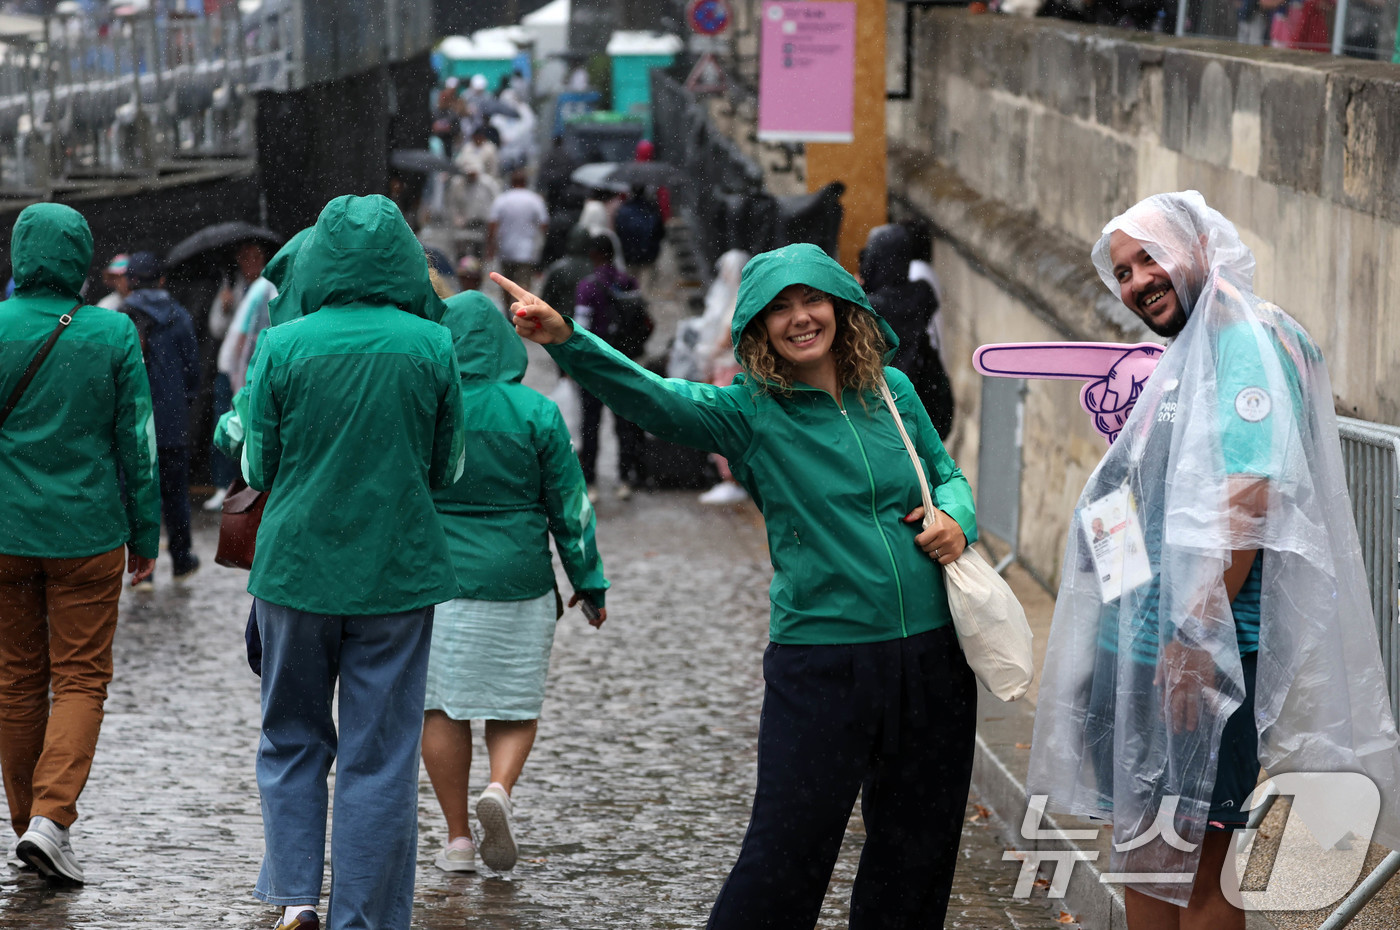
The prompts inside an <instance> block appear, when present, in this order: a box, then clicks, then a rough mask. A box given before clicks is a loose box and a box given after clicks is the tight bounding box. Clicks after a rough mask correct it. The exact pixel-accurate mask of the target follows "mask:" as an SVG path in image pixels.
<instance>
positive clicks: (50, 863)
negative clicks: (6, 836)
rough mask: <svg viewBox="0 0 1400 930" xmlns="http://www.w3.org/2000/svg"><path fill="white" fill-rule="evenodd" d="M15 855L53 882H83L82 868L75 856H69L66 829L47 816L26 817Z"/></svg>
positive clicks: (73, 883)
mask: <svg viewBox="0 0 1400 930" xmlns="http://www.w3.org/2000/svg"><path fill="white" fill-rule="evenodd" d="M15 855H17V856H19V857H20V859H22V860H23V861H25V862H27V863H29V864H30V865H32V866H34V868H36V869H38V870H39V872H40V874H42V875H43V876H44V877H45V878H47V879H48V880H49V881H51V882H54V883H55V884H59V885H81V884H82V883H83V867H82V866H81V865H78V859H77V857H76V856H74V855H73V846H72V844H71V843H69V841H68V828H67V827H60V826H59V825H58V824H56V823H54V822H53V821H52V820H50V819H49V818H47V817H31V818H29V829H28V830H25V831H24V836H21V837H20V838H19V843H18V844H17V845H16V846H15Z"/></svg>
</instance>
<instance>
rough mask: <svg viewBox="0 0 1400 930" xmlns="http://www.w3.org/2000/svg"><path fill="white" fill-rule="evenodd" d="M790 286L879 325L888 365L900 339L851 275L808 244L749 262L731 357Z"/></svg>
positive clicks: (742, 280)
mask: <svg viewBox="0 0 1400 930" xmlns="http://www.w3.org/2000/svg"><path fill="white" fill-rule="evenodd" d="M793 284H805V285H807V286H808V287H811V288H815V289H817V290H819V291H824V292H826V293H828V294H830V295H831V296H833V297H839V298H841V299H842V300H846V301H849V302H850V303H852V304H855V305H856V306H857V307H859V308H861V309H862V310H864V311H865V312H867V313H869V314H870V315H871V316H873V317H874V318H875V319H876V321H878V323H879V325H880V332H881V333H883V334H884V336H885V341H886V342H887V343H888V344H889V351H887V352H886V353H885V361H886V362H888V361H889V360H890V358H892V357H893V356H894V351H895V349H896V348H898V347H899V337H898V336H896V335H895V334H894V330H893V329H891V328H890V325H889V324H888V323H886V322H885V321H884V319H883V318H882V317H881V316H880V314H878V313H876V312H875V310H874V308H873V307H871V306H870V300H869V299H868V298H867V297H866V296H865V291H864V290H862V289H861V286H860V283H859V282H858V281H856V279H855V278H853V277H851V274H850V272H848V271H847V270H846V269H844V268H842V267H841V266H840V265H839V264H837V262H836V259H834V258H832V257H831V256H830V255H827V254H826V253H825V252H823V251H822V250H821V249H820V248H819V247H817V246H815V245H812V244H811V243H810V242H799V243H796V244H795V245H785V246H783V247H782V248H781V249H773V250H772V251H771V252H761V253H759V254H758V255H755V256H754V257H753V258H751V259H750V260H749V263H748V264H747V265H745V266H744V271H743V274H742V275H741V276H740V278H739V297H738V302H737V304H736V306H735V308H734V322H733V324H732V325H731V327H730V333H731V334H732V336H733V338H734V357H735V358H736V359H738V358H739V338H740V337H741V336H742V335H743V333H744V330H745V329H746V328H748V325H749V324H750V323H752V322H753V321H754V320H756V319H757V318H758V316H759V314H761V313H762V312H763V310H764V308H766V307H767V306H768V304H769V303H770V302H772V300H773V298H774V297H777V296H778V292H779V291H781V290H782V289H783V288H785V287H788V286H790V285H793Z"/></svg>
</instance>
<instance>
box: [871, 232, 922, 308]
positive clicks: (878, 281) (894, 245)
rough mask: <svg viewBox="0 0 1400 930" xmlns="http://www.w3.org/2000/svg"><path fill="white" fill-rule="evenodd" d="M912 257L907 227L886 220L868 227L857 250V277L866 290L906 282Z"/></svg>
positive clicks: (874, 289) (911, 241) (911, 242)
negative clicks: (858, 251)
mask: <svg viewBox="0 0 1400 930" xmlns="http://www.w3.org/2000/svg"><path fill="white" fill-rule="evenodd" d="M913 260H914V244H913V240H912V239H911V238H910V236H909V230H907V229H905V228H904V227H903V226H899V225H897V224H894V223H889V224H886V225H884V226H876V227H875V228H874V229H872V230H870V236H869V238H867V239H866V240H865V248H864V249H862V250H861V253H860V277H861V281H862V282H864V284H865V290H866V291H867V292H868V293H871V294H873V293H875V292H876V291H878V290H880V289H881V288H885V287H890V286H892V285H899V284H908V283H909V263H910V262H911V261H913Z"/></svg>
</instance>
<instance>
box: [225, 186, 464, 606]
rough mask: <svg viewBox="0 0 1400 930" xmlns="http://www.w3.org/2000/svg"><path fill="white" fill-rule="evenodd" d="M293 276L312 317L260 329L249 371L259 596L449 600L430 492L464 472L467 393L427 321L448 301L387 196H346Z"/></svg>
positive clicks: (344, 602) (322, 222)
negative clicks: (261, 503)
mask: <svg viewBox="0 0 1400 930" xmlns="http://www.w3.org/2000/svg"><path fill="white" fill-rule="evenodd" d="M292 275H293V283H292V286H293V288H296V289H299V292H300V294H301V297H302V300H303V301H304V303H303V304H302V309H303V310H306V311H307V312H305V313H304V314H302V315H299V316H297V317H296V318H294V319H291V320H288V321H286V322H283V323H280V324H279V325H277V326H273V327H271V328H270V329H267V330H264V331H263V333H262V335H261V336H260V337H259V342H260V343H262V345H261V347H260V348H259V350H258V360H257V363H256V366H255V369H254V372H253V377H252V378H251V379H250V388H249V396H248V403H247V411H248V420H247V422H246V424H245V426H246V430H247V438H246V442H245V443H244V446H243V474H244V477H245V478H246V479H247V481H248V484H249V485H250V486H252V487H254V488H257V489H259V490H266V491H269V493H268V496H267V504H266V508H265V509H264V511H263V519H262V525H261V526H260V527H259V529H258V540H257V552H256V555H255V556H254V558H253V571H252V574H251V576H250V577H249V580H248V590H249V591H250V592H251V593H252V594H253V595H255V596H256V597H259V598H262V599H263V600H265V601H269V602H271V603H274V604H279V605H281V606H284V607H291V608H294V609H296V610H302V611H307V612H310V613H318V614H330V615H349V616H356V615H377V614H391V613H401V612H403V611H408V610H414V609H417V608H420V607H426V606H428V605H430V604H439V603H442V602H443V601H447V600H451V599H452V598H453V597H454V596H456V593H457V584H456V580H455V578H454V577H453V572H452V563H451V562H450V560H449V556H448V548H447V537H446V536H445V535H444V533H443V530H442V525H441V523H440V522H439V521H438V518H437V514H436V512H435V511H434V509H433V501H432V493H431V488H438V487H447V486H450V485H451V484H452V483H453V482H454V481H456V480H457V479H458V478H460V477H461V475H462V468H463V457H462V442H463V423H462V393H461V390H460V389H459V388H458V377H457V361H456V359H455V357H454V356H453V351H452V338H451V334H449V333H448V331H447V330H446V329H444V328H443V327H441V326H439V325H437V323H436V322H434V321H432V320H429V319H425V318H424V317H423V316H422V315H420V314H422V313H424V312H425V310H424V308H425V307H427V306H430V305H431V304H432V303H435V304H436V306H437V307H438V308H442V302H441V301H440V300H438V299H437V297H436V296H433V295H432V287H431V285H430V284H429V282H428V268H427V264H426V262H425V261H424V259H423V250H422V248H421V247H420V246H419V245H418V242H417V240H416V239H414V237H413V233H412V232H411V231H410V230H409V228H408V224H407V223H405V222H404V220H403V217H402V216H401V215H400V214H399V211H398V208H397V207H395V206H394V204H393V203H392V202H391V201H390V200H388V198H385V197H379V196H371V197H350V196H346V197H338V198H336V199H335V200H332V201H331V202H330V203H329V204H327V205H326V208H325V210H323V211H322V212H321V216H320V219H318V220H317V222H316V227H315V229H314V230H313V232H312V233H311V234H310V235H309V236H308V237H307V238H306V239H305V240H304V241H303V244H302V248H301V251H300V253H299V254H298V255H297V257H296V262H295V265H294V268H293V271H292ZM424 294H427V295H429V296H432V297H433V300H432V302H429V301H427V300H426V298H425V297H424ZM312 311H314V312H312ZM415 311H416V312H415ZM439 316H440V314H439Z"/></svg>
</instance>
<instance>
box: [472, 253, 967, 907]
mask: <svg viewBox="0 0 1400 930" xmlns="http://www.w3.org/2000/svg"><path fill="white" fill-rule="evenodd" d="M492 277H493V278H495V279H496V281H497V283H498V284H500V285H501V286H502V287H504V288H505V289H506V290H507V291H508V292H509V293H510V294H511V295H512V296H513V297H514V298H515V303H513V304H512V305H511V312H512V314H513V315H514V316H513V318H514V322H515V326H516V330H517V331H518V332H519V333H520V334H521V335H522V336H523V337H525V338H527V339H531V340H533V341H535V342H538V343H541V344H543V345H545V347H546V348H547V349H548V350H549V353H550V355H551V356H552V357H553V358H554V360H555V361H556V362H558V363H559V366H560V367H561V368H563V369H564V371H565V372H566V373H567V374H568V375H569V376H570V377H572V378H574V379H575V380H576V381H578V383H579V385H580V386H581V387H583V388H584V389H585V390H588V391H590V392H592V393H594V394H595V395H596V396H598V397H599V398H600V399H602V401H603V402H604V403H605V404H607V405H608V406H609V407H611V408H612V409H613V410H614V411H615V412H616V413H617V414H619V415H620V416H622V417H625V418H627V419H628V420H631V421H632V422H634V423H636V424H638V425H639V426H641V427H642V428H643V429H645V430H647V431H648V432H651V433H654V434H655V435H657V436H659V437H660V438H662V439H665V440H667V441H670V442H677V443H683V444H687V445H691V446H694V447H697V448H700V449H705V450H707V451H710V452H715V453H718V454H720V455H723V456H724V457H725V458H727V459H728V460H729V467H730V470H731V471H732V472H733V474H734V478H735V480H736V481H738V482H739V484H741V485H742V486H743V487H744V489H745V490H747V491H748V492H749V494H750V495H751V496H752V497H753V500H754V502H755V503H756V504H757V505H758V507H759V509H760V510H761V511H762V512H763V516H764V519H765V521H766V523H767V532H768V546H769V551H770V554H771V558H772V560H773V581H772V585H771V588H770V600H771V605H772V611H771V616H770V626H769V639H770V643H769V645H768V648H767V650H766V651H765V653H764V658H763V670H764V682H765V692H764V700H763V710H762V714H761V717H760V721H759V745H758V789H757V793H756V794H755V797H754V807H753V815H752V818H751V820H750V822H749V828H748V832H747V833H746V835H745V837H744V843H743V848H742V850H741V851H740V854H739V860H738V862H737V863H736V864H735V866H734V869H733V870H732V871H731V872H730V875H729V878H728V879H727V880H726V881H725V884H724V887H723V888H722V889H721V891H720V893H719V896H718V898H717V900H716V901H715V905H714V908H713V910H712V911H711V914H710V921H709V926H710V927H711V928H716V930H731V928H751V927H752V928H759V927H761V928H794V930H797V928H803V930H805V928H810V927H812V926H813V925H815V923H816V920H817V916H818V914H819V913H820V910H821V903H822V899H823V897H824V895H825V893H826V888H827V884H828V882H829V880H830V877H831V870H832V868H833V866H834V865H835V862H836V856H837V853H838V852H839V850H840V846H841V839H842V837H843V835H844V833H845V829H846V823H847V820H848V819H849V817H850V812H851V808H852V806H853V805H854V803H855V798H856V795H857V793H859V794H860V796H861V799H862V800H861V812H862V815H863V818H864V821H865V828H866V840H865V848H864V850H863V852H862V855H861V863H860V870H859V872H858V874H857V876H856V880H855V887H854V889H853V891H852V895H851V919H850V925H851V927H853V928H876V927H878V928H882V930H888V928H904V927H936V926H942V923H943V917H944V914H945V912H946V909H947V902H948V895H949V892H950V890H951V885H952V875H953V867H954V864H955V861H956V858H957V850H958V841H959V838H960V835H961V830H962V822H963V812H964V808H965V806H966V803H967V789H968V784H969V781H970V779H971V771H972V752H973V739H974V734H975V729H976V722H975V710H976V691H975V687H974V684H973V682H974V678H973V675H972V672H971V670H970V669H969V668H968V666H967V663H966V661H965V660H964V659H963V656H962V652H961V650H960V648H959V646H958V642H957V638H956V636H955V634H954V631H953V628H952V623H951V618H950V615H949V612H948V602H947V595H946V592H945V590H944V586H943V573H942V572H941V571H940V570H939V565H940V564H946V563H948V562H951V561H953V560H954V559H956V558H957V557H958V556H959V555H960V554H961V553H962V550H963V549H964V547H966V545H967V544H968V543H969V542H971V541H975V539H976V536H977V526H976V520H975V515H974V512H973V503H972V494H971V491H970V489H969V487H968V484H967V481H966V479H964V478H963V476H962V473H961V472H960V471H959V470H958V468H957V466H956V464H954V462H953V460H952V458H951V457H949V455H948V453H947V452H946V451H945V450H944V448H943V444H942V442H941V441H940V440H939V438H938V433H937V432H936V431H935V430H934V428H933V424H932V423H931V422H930V420H929V416H928V413H927V412H926V411H925V410H924V408H923V405H922V404H921V403H920V402H919V400H918V397H917V396H916V395H915V393H914V389H913V386H912V385H911V384H910V382H909V379H908V378H906V377H905V376H904V375H903V374H901V373H900V372H899V371H897V370H896V369H894V368H888V367H884V363H885V362H886V361H887V360H888V358H889V356H890V355H891V353H892V352H893V350H894V348H895V346H896V345H897V340H896V338H895V336H894V333H893V331H892V330H891V329H890V327H889V326H888V324H886V323H885V322H884V321H883V320H882V319H880V317H879V316H878V315H877V314H876V313H875V312H874V311H873V310H872V309H871V307H870V303H869V301H868V300H867V299H866V296H865V293H864V292H863V291H862V290H861V287H860V285H859V284H858V283H857V282H856V280H855V279H854V278H853V277H851V275H850V274H848V273H847V272H846V271H845V270H844V269H842V268H841V266H840V265H838V264H837V263H836V262H835V261H833V260H832V259H831V258H830V257H829V256H827V255H826V253H824V252H822V250H821V249H819V248H817V247H816V246H814V245H809V244H805V243H804V244H798V245H791V246H786V247H784V248H781V249H776V250H774V251H771V252H765V253H763V254H760V255H757V256H755V257H754V258H753V259H752V260H751V261H749V263H748V264H747V265H746V266H745V267H744V270H743V274H742V277H741V280H740V285H739V294H738V302H737V307H736V309H735V313H734V322H733V327H732V332H733V339H734V345H735V347H736V348H735V356H736V358H737V359H738V361H739V363H740V364H741V365H742V366H743V373H742V374H740V375H739V376H738V377H736V379H735V381H734V383H733V384H731V385H729V386H727V387H715V386H712V385H707V384H698V383H695V382H689V381H679V380H666V379H663V378H660V377H658V376H656V375H654V374H651V373H650V372H648V371H646V370H645V369H643V368H641V367H639V366H637V365H636V364H634V363H632V362H631V361H630V360H629V359H627V358H625V357H624V356H623V355H622V354H620V353H618V352H616V351H615V350H613V349H612V348H610V347H609V346H608V345H607V344H606V343H604V342H603V341H602V340H600V339H598V338H597V337H596V336H593V335H592V334H590V333H588V332H587V331H585V330H583V329H582V328H581V327H575V326H573V325H572V323H571V322H570V321H569V320H568V319H566V318H564V317H562V316H560V314H559V313H557V312H556V311H555V310H554V309H553V308H551V307H549V306H548V305H547V304H545V303H544V302H543V301H541V300H540V299H539V298H537V297H535V296H534V295H533V294H530V293H529V292H528V291H526V290H524V289H523V288H521V287H519V286H518V285H516V284H514V283H513V282H510V281H508V280H506V279H504V278H502V277H500V276H499V275H493V276H492ZM882 378H883V379H884V381H886V382H888V384H889V387H890V389H891V391H892V392H893V394H894V396H895V404H896V407H897V409H898V410H899V414H900V418H901V419H902V420H903V422H904V424H905V427H906V428H907V429H908V431H909V433H910V435H911V437H912V439H913V442H914V445H915V447H916V448H917V450H918V452H919V456H920V458H921V459H922V463H923V467H924V470H925V472H926V473H927V474H928V476H929V483H930V484H931V485H932V486H933V496H934V499H935V501H936V503H937V506H938V509H939V512H938V513H937V514H935V519H934V522H933V523H932V525H931V526H930V527H929V528H928V529H926V530H923V531H922V532H917V533H916V527H917V522H916V521H920V520H921V518H922V517H923V508H922V506H920V492H919V483H918V479H917V477H916V475H915V473H914V468H913V465H912V463H911V462H910V461H909V456H908V454H907V452H906V451H905V447H904V444H903V441H902V440H901V438H900V434H899V431H898V426H897V424H896V422H895V419H894V417H893V416H892V415H891V413H890V412H889V410H888V409H887V408H886V407H885V405H884V404H883V402H882V401H881V398H880V395H879V393H878V390H879V384H880V381H881V379H882Z"/></svg>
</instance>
